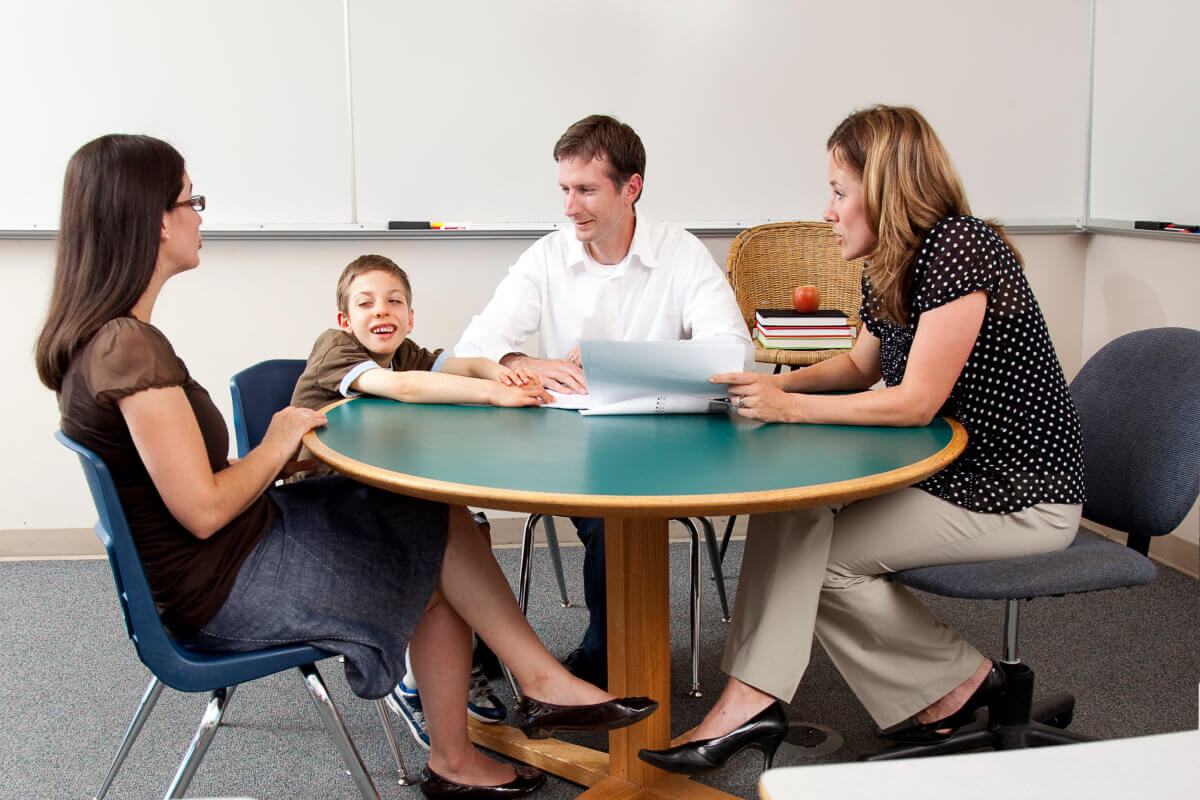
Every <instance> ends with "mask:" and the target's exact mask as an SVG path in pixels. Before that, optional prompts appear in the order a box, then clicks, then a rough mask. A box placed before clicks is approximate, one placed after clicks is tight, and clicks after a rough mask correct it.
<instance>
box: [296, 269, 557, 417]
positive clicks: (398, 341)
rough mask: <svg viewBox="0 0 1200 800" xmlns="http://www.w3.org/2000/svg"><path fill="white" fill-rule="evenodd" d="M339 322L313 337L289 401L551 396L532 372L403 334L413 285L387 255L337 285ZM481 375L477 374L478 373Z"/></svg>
mask: <svg viewBox="0 0 1200 800" xmlns="http://www.w3.org/2000/svg"><path fill="white" fill-rule="evenodd" d="M337 308H338V315H337V323H338V329H333V328H331V329H329V330H327V331H325V332H324V333H322V334H321V335H320V336H319V337H317V341H316V344H314V345H313V349H312V352H311V353H310V354H309V356H308V365H307V366H306V367H305V368H304V374H303V375H301V376H300V380H299V381H298V382H297V383H296V390H295V392H293V394H292V405H294V406H301V407H303V408H313V409H320V408H322V407H324V406H326V405H328V404H329V403H332V402H333V401H335V400H340V399H341V398H343V397H355V396H357V395H359V394H373V395H378V396H380V397H390V398H391V399H393V400H402V401H404V402H408V403H481V404H487V405H495V406H536V405H541V404H542V403H548V402H550V401H551V398H550V395H549V393H547V392H546V390H545V389H543V388H542V386H541V383H540V382H539V381H538V380H537V378H535V377H533V376H532V375H530V374H529V373H526V372H525V371H524V370H510V369H508V368H507V367H502V366H500V365H499V364H497V363H496V362H495V361H492V360H491V359H487V358H453V357H451V356H450V355H449V354H448V353H446V352H445V351H444V350H435V351H433V352H430V351H429V350H426V349H424V348H422V347H420V346H418V345H417V344H416V343H415V342H413V341H412V340H410V339H408V338H407V336H408V333H409V332H410V331H411V330H412V327H413V310H412V285H411V284H410V283H409V280H408V275H406V274H405V272H404V270H402V269H400V267H398V266H397V265H396V263H395V262H394V261H392V260H391V259H390V258H386V257H384V256H377V255H366V256H359V257H358V258H356V259H354V261H351V262H350V264H348V265H347V266H346V269H345V270H343V271H342V276H341V278H339V279H338V285H337ZM481 379H482V380H481Z"/></svg>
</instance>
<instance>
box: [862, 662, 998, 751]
mask: <svg viewBox="0 0 1200 800" xmlns="http://www.w3.org/2000/svg"><path fill="white" fill-rule="evenodd" d="M1007 688H1008V681H1007V680H1006V679H1005V677H1004V670H1002V669H1001V668H1000V665H999V664H997V663H996V662H995V661H993V662H992V668H991V669H990V670H989V671H988V674H987V676H986V677H985V678H984V679H983V683H981V684H979V688H977V689H976V690H975V691H974V693H972V695H971V696H970V697H968V698H967V702H965V703H963V706H962V708H960V709H959V710H958V711H955V712H954V713H953V714H951V715H950V716H948V717H944V718H942V719H939V720H937V721H935V722H917V718H916V717H913V718H912V719H910V720H909V721H908V722H906V723H902V724H901V725H900V726H898V727H892V728H888V729H887V730H886V731H880V732H879V735H880V736H882V737H883V738H884V739H891V740H892V741H895V742H903V743H905V744H936V743H937V742H944V741H946V740H947V739H949V738H950V737H951V736H952V735H953V734H954V732H955V731H956V730H958V729H959V728H961V727H962V726H963V725H966V724H967V723H968V722H971V721H972V720H974V719H975V712H976V711H977V710H979V709H980V708H983V707H984V706H987V705H990V704H991V703H992V701H993V700H995V699H996V698H997V697H999V696H1000V695H1002V694H1004V692H1005V690H1007Z"/></svg>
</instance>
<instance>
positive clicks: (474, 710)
mask: <svg viewBox="0 0 1200 800" xmlns="http://www.w3.org/2000/svg"><path fill="white" fill-rule="evenodd" d="M467 713H468V714H470V715H471V716H472V717H473V718H475V719H477V720H479V721H480V722H487V723H492V722H499V721H500V720H502V719H504V718H505V717H506V716H507V715H508V709H507V708H505V707H504V703H501V702H500V698H498V697H496V695H495V694H494V693H493V692H492V687H491V684H489V683H488V679H487V676H486V675H484V674H483V670H482V669H481V668H480V667H479V666H478V665H476V666H474V667H472V668H471V689H470V690H469V691H468V692H467Z"/></svg>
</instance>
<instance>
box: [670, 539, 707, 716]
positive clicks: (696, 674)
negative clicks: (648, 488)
mask: <svg viewBox="0 0 1200 800" xmlns="http://www.w3.org/2000/svg"><path fill="white" fill-rule="evenodd" d="M675 521H676V522H678V523H679V524H681V525H683V527H685V528H687V531H688V559H689V561H690V562H691V565H690V567H689V569H688V578H689V580H688V584H689V586H688V590H689V596H688V600H689V602H688V610H689V611H690V612H691V623H692V626H691V633H692V640H691V651H692V689H691V691H689V692H688V694H689V695H691V696H692V697H701V696H702V695H703V692H701V691H700V534H698V533H697V532H696V526H695V525H694V524H693V523H692V521H691V520H690V519H688V518H687V517H676V519H675Z"/></svg>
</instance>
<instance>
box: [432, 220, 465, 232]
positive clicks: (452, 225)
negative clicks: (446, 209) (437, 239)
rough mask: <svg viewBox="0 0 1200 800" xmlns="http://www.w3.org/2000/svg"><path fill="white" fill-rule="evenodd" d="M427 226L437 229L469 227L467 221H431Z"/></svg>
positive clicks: (463, 229) (447, 229) (452, 229)
mask: <svg viewBox="0 0 1200 800" xmlns="http://www.w3.org/2000/svg"><path fill="white" fill-rule="evenodd" d="M429 227H431V228H434V229H435V230H439V231H465V230H467V229H469V228H470V227H471V223H469V222H431V223H429Z"/></svg>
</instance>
